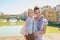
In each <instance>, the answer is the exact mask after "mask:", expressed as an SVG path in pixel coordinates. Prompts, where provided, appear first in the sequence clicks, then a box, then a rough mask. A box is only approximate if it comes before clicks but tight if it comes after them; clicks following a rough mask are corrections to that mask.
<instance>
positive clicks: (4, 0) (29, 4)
mask: <svg viewBox="0 0 60 40" xmlns="http://www.w3.org/2000/svg"><path fill="white" fill-rule="evenodd" d="M58 4H60V0H0V12H3V13H5V14H19V13H22V12H24V11H26V10H27V9H28V8H32V9H33V8H34V7H35V6H36V5H37V6H39V7H42V6H45V5H50V6H51V7H54V6H56V5H58Z"/></svg>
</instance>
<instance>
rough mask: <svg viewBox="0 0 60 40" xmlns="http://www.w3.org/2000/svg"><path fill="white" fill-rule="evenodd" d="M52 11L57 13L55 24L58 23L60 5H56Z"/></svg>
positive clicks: (59, 19)
mask: <svg viewBox="0 0 60 40" xmlns="http://www.w3.org/2000/svg"><path fill="white" fill-rule="evenodd" d="M54 10H56V13H57V23H58V24H59V23H60V5H57V6H56V7H54Z"/></svg>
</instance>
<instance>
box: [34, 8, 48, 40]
mask: <svg viewBox="0 0 60 40" xmlns="http://www.w3.org/2000/svg"><path fill="white" fill-rule="evenodd" d="M34 12H35V14H36V15H37V16H36V17H35V21H36V24H37V29H38V31H37V32H36V33H35V34H36V35H35V40H44V39H43V34H45V32H46V26H47V24H48V21H47V19H45V18H44V17H43V15H42V14H41V12H40V9H39V8H38V7H35V8H34Z"/></svg>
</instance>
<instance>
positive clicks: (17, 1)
mask: <svg viewBox="0 0 60 40" xmlns="http://www.w3.org/2000/svg"><path fill="white" fill-rule="evenodd" d="M35 6H38V7H40V9H41V13H42V14H43V15H44V17H45V18H46V19H47V20H48V26H47V31H46V34H49V35H47V36H48V38H50V37H51V38H50V39H52V40H53V39H54V40H60V39H58V38H57V37H56V38H57V39H55V37H54V38H53V36H57V34H59V35H60V0H50V1H49V0H0V37H7V36H8V37H10V36H21V34H20V30H21V29H22V27H24V25H25V21H26V18H27V10H28V9H29V8H32V9H33V8H34V7H35ZM51 34H53V35H52V36H51ZM59 37H60V36H59ZM0 39H1V40H3V39H2V38H0Z"/></svg>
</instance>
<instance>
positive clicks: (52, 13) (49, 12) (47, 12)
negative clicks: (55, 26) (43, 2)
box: [42, 6, 57, 23]
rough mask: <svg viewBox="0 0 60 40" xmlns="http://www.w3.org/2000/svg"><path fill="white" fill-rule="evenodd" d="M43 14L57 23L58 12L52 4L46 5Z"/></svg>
mask: <svg viewBox="0 0 60 40" xmlns="http://www.w3.org/2000/svg"><path fill="white" fill-rule="evenodd" d="M42 14H43V15H44V17H45V18H46V19H47V20H48V21H50V22H54V23H56V22H57V20H56V19H57V16H56V15H57V14H56V11H55V10H54V9H53V8H51V7H50V6H44V7H43V8H42Z"/></svg>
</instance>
